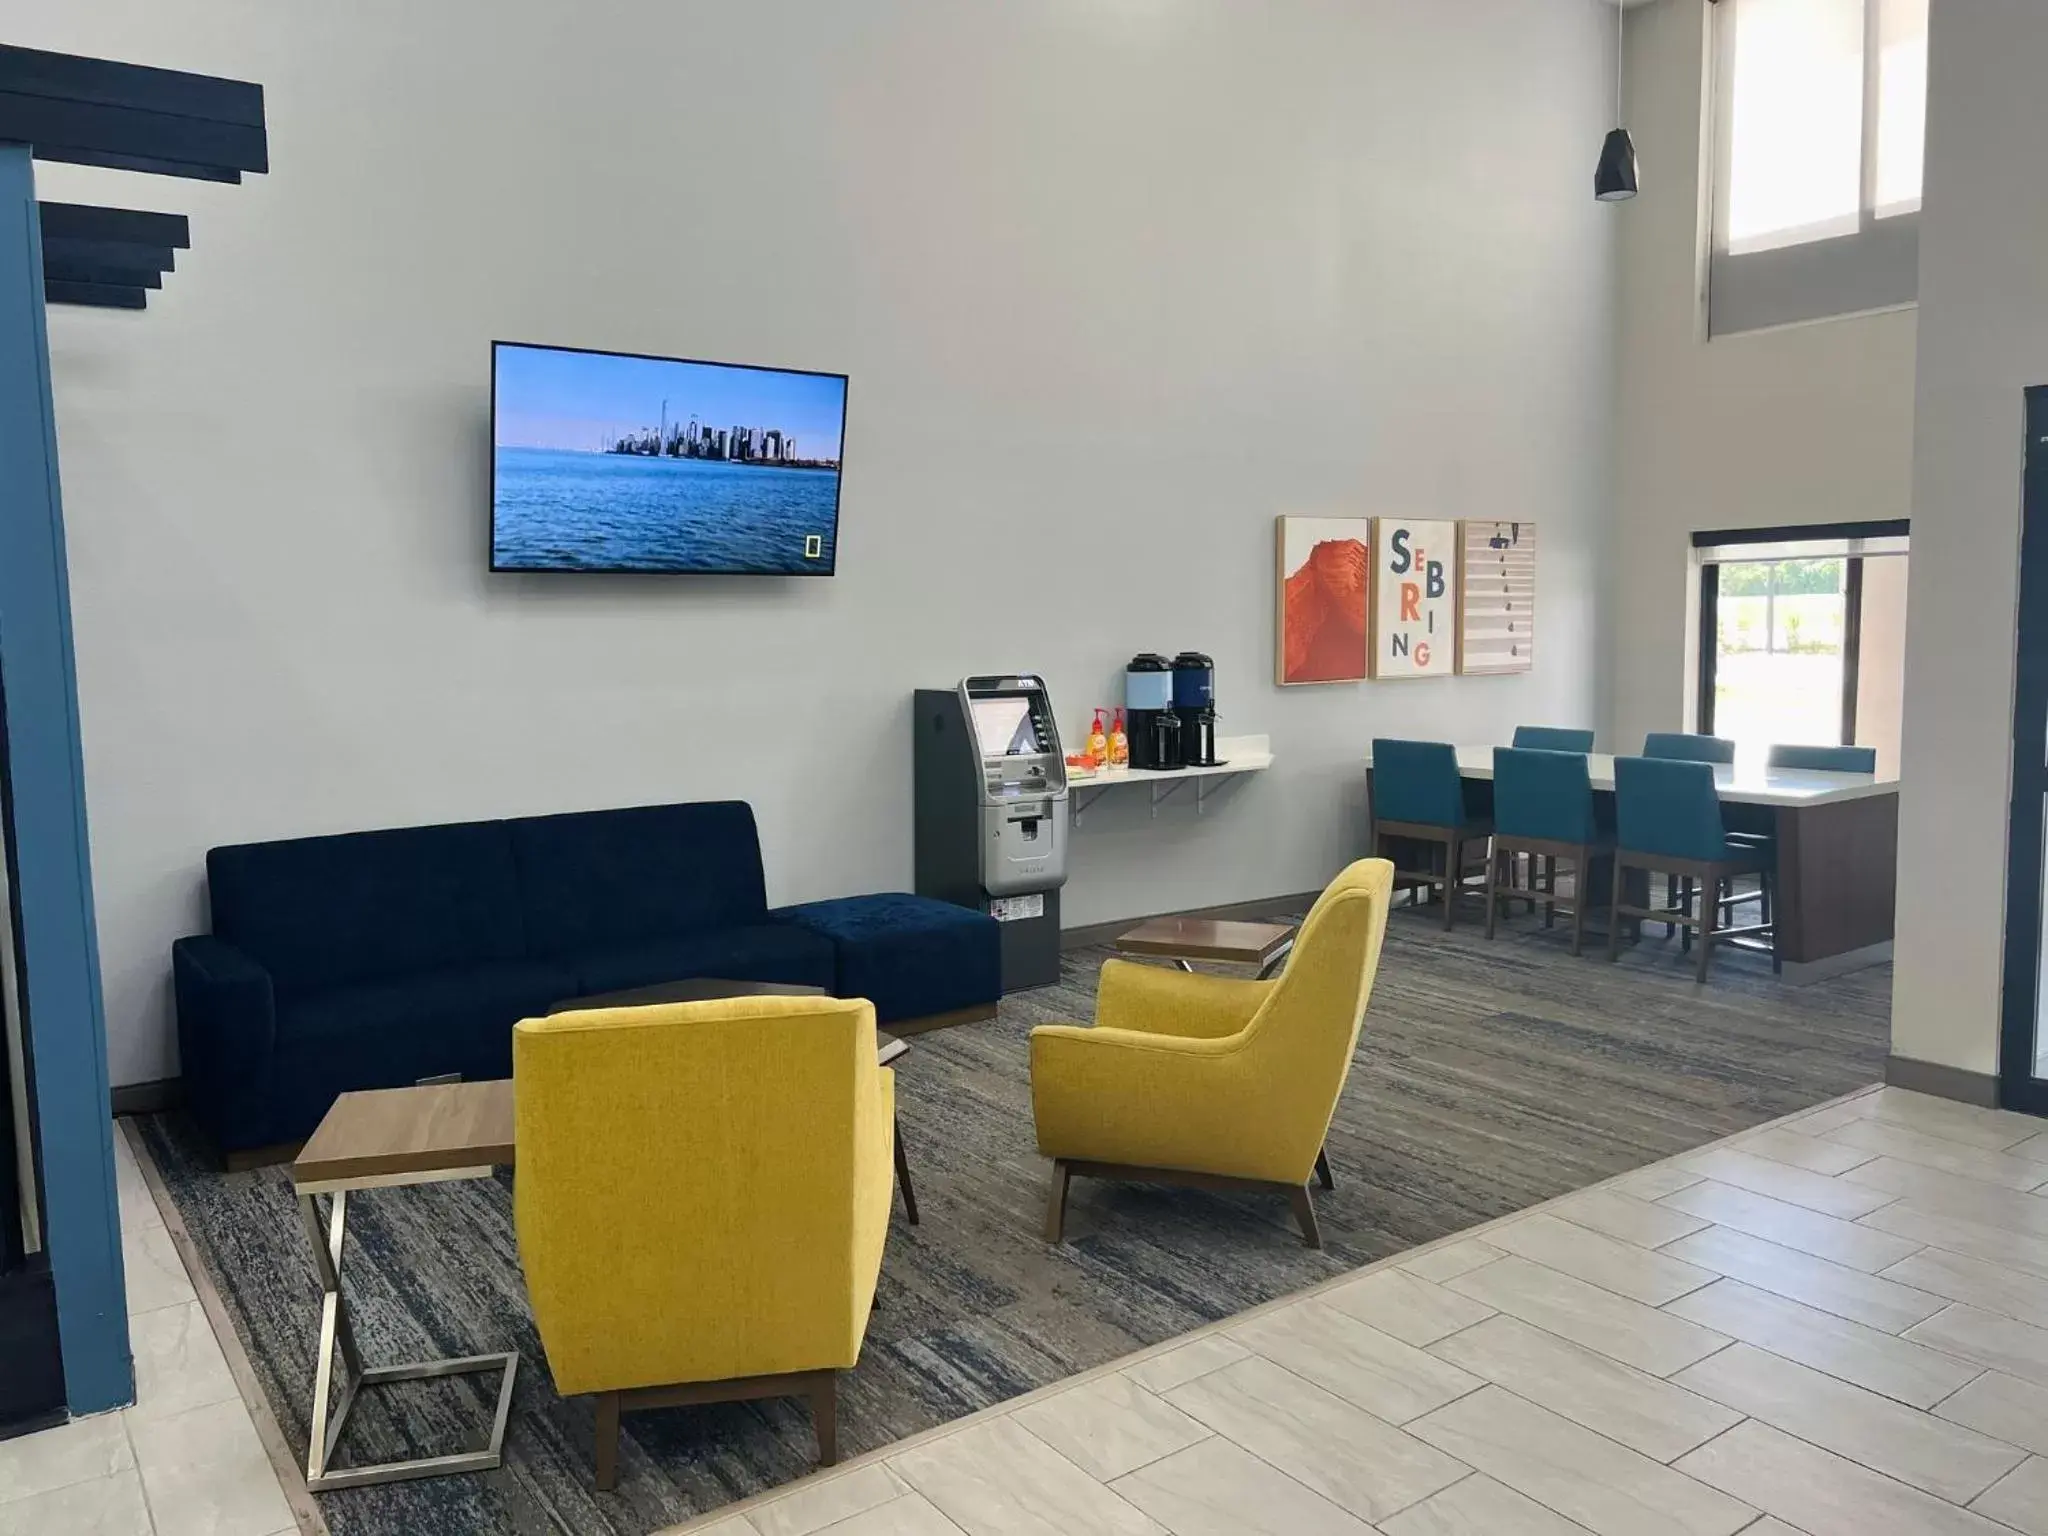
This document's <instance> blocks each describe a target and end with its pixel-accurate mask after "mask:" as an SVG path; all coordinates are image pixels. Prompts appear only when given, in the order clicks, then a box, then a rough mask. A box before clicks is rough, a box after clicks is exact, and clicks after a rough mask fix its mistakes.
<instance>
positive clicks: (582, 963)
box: [562, 924, 835, 1000]
mask: <svg viewBox="0 0 2048 1536" xmlns="http://www.w3.org/2000/svg"><path fill="white" fill-rule="evenodd" d="M563 964H564V965H566V966H568V967H569V968H570V969H572V970H574V971H575V973H576V981H577V987H576V990H575V991H574V992H565V993H563V994H562V998H563V999H564V1000H566V999H568V998H573V997H590V996H592V995H594V994H596V993H599V992H623V991H626V990H627V989H629V988H632V987H651V986H654V985H655V984H657V983H659V982H664V981H690V980H693V979H695V978H696V977H699V976H717V977H720V978H722V979H724V980H727V981H786V982H793V983H796V984H798V985H801V986H807V987H823V988H824V989H825V990H826V991H828V992H829V991H831V990H832V981H833V977H834V974H835V969H834V956H833V950H832V941H831V940H830V939H827V938H825V937H823V936H822V935H819V934H815V933H807V932H805V931H804V930H803V929H801V928H789V927H783V926H779V925H776V924H762V925H759V926H755V927H750V928H717V929H713V930H712V931H711V932H709V933H692V934H679V935H675V936H672V937H669V938H664V939H647V940H643V941H642V942H640V943H638V944H619V945H612V946H608V947H606V948H603V949H594V950H592V951H590V952H589V953H587V954H581V955H573V956H570V957H568V958H567V959H565V960H564V962H563Z"/></svg>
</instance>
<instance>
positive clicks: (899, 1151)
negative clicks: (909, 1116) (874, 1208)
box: [896, 1115, 917, 1227]
mask: <svg viewBox="0 0 2048 1536" xmlns="http://www.w3.org/2000/svg"><path fill="white" fill-rule="evenodd" d="M896 1187H897V1188H898V1189H900V1190H902V1191H903V1214H904V1215H905V1216H906V1217H908V1218H909V1220H910V1224H911V1225H912V1226H913V1227H914V1226H916V1225H917V1191H916V1190H915V1189H912V1188H911V1187H910V1159H909V1158H908V1157H906V1156H905V1155H904V1152H903V1117H902V1116H901V1115H898V1116H897V1117H896Z"/></svg>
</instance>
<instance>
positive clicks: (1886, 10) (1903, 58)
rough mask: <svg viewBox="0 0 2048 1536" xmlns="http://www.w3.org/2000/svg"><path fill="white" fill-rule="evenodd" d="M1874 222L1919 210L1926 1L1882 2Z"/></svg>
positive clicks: (1924, 123) (1923, 144)
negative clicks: (1889, 216) (1893, 215)
mask: <svg viewBox="0 0 2048 1536" xmlns="http://www.w3.org/2000/svg"><path fill="white" fill-rule="evenodd" d="M1878 29H1879V41H1878V56H1877V176H1876V209H1875V212H1876V214H1877V216H1878V217H1879V218H1884V217H1885V216H1887V215H1888V214H1895V213H1911V212H1912V211H1913V210H1914V209H1915V208H1918V207H1919V206H1920V173H1921V165H1922V160H1923V156H1924V153H1925V150H1926V143H1927V0H1883V10H1882V11H1881V12H1880V15H1879V20H1878Z"/></svg>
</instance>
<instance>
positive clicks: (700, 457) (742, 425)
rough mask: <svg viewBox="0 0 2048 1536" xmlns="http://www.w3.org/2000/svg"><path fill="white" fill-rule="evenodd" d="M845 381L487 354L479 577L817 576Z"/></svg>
mask: <svg viewBox="0 0 2048 1536" xmlns="http://www.w3.org/2000/svg"><path fill="white" fill-rule="evenodd" d="M845 429H846V376H845V375H844V374H839V373H805V372H798V371H794V370H790V369H783V368H756V367H750V366H744V365H740V364H734V363H700V362H689V361H685V360H683V359H681V358H668V357H640V356H636V355H634V354H631V353H624V352H587V351H582V350H579V349H576V348H572V347H535V346H526V345H522V344H520V343H516V342H509V341H500V342H494V343H492V347H491V569H492V570H494V571H660V572H705V573H713V574H724V575H772V576H830V575H831V574H832V573H833V571H834V569H835V568H836V566H837V563H838V548H839V454H840V440H841V438H842V437H843V435H844V433H845Z"/></svg>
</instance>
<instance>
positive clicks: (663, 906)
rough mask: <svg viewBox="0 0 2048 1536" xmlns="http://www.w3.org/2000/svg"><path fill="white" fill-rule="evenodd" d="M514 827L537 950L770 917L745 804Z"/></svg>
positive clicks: (622, 942) (544, 819)
mask: <svg viewBox="0 0 2048 1536" xmlns="http://www.w3.org/2000/svg"><path fill="white" fill-rule="evenodd" d="M505 826H506V828H507V830H508V831H509V833H510V834H511V842H512V848H513V853H514V857H515V858H516V859H517V861H518V869H519V889H520V898H521V901H522V903H523V904H524V908H525V913H526V930H527V936H528V939H529V941H530V942H531V943H532V945H533V952H534V953H535V954H538V955H582V954H590V953H592V952H594V951H597V950H599V949H616V948H622V947H624V946H627V945H631V944H634V943H637V942H639V941H641V940H646V939H658V938H666V937H671V936H674V935H679V934H687V933H699V932H702V931H703V930H705V929H708V928H738V927H744V926H746V925H748V924H750V923H760V922H762V921H764V920H765V915H766V913H767V910H768V895H767V886H766V882H765V881H764V880H763V878H762V874H761V846H760V843H759V841H758V840H757V839H756V837H755V834H754V812H753V810H752V808H751V807H750V806H748V805H747V804H746V803H745V802H744V801H739V800H719V801H705V802H702V803H700V804H696V805H648V806H640V807H636V808H632V809H628V810H618V811H580V812H577V813H575V814H572V815H567V816H534V817H529V818H526V819H524V820H520V821H510V822H507V823H505Z"/></svg>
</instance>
